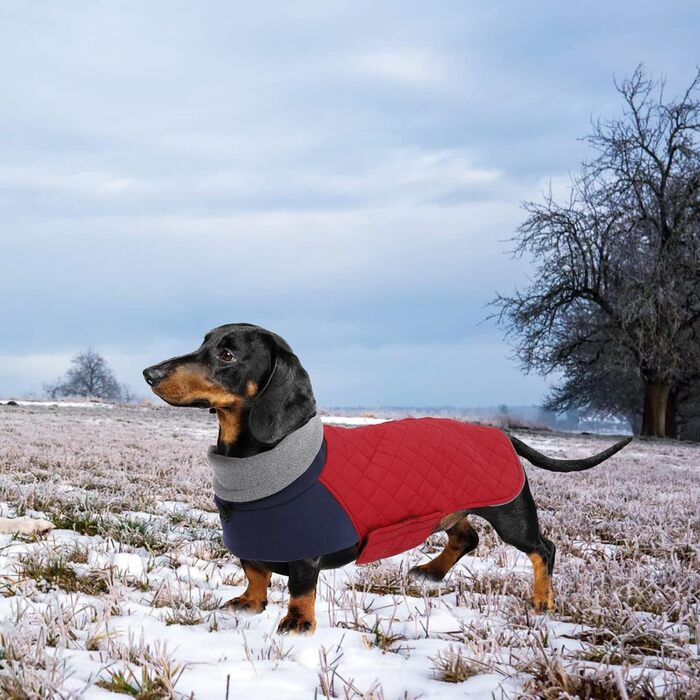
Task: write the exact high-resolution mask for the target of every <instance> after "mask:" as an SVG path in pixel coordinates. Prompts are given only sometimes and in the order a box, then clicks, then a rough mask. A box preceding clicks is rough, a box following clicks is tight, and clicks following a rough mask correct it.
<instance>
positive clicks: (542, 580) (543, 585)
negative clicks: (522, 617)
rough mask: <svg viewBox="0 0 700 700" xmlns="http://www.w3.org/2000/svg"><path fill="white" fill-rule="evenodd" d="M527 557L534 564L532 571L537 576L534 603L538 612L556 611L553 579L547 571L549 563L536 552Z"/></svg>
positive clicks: (533, 596)
mask: <svg viewBox="0 0 700 700" xmlns="http://www.w3.org/2000/svg"><path fill="white" fill-rule="evenodd" d="M527 556H528V559H529V560H530V561H531V562H532V570H533V573H534V574H535V584H534V587H533V590H532V603H533V605H534V606H535V608H536V609H537V610H554V594H553V592H552V578H551V576H550V575H549V571H548V570H547V562H546V561H545V560H544V559H543V558H542V556H541V555H540V554H537V553H536V552H533V553H532V554H528V555H527Z"/></svg>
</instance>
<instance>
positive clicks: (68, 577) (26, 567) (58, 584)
mask: <svg viewBox="0 0 700 700" xmlns="http://www.w3.org/2000/svg"><path fill="white" fill-rule="evenodd" d="M18 575H19V576H20V578H24V579H32V580H34V581H36V583H37V586H38V587H39V590H42V591H44V592H46V591H50V590H53V589H56V588H59V589H61V590H63V591H66V592H67V593H85V594H86V595H99V594H101V593H107V592H108V591H109V588H110V579H109V575H108V574H107V573H106V572H102V571H90V572H88V573H87V574H84V575H82V576H79V575H78V573H77V572H76V570H75V568H74V567H73V566H72V565H71V563H70V561H69V560H68V558H67V557H66V556H65V555H58V556H42V555H37V554H25V555H22V556H21V557H20V558H19V565H18Z"/></svg>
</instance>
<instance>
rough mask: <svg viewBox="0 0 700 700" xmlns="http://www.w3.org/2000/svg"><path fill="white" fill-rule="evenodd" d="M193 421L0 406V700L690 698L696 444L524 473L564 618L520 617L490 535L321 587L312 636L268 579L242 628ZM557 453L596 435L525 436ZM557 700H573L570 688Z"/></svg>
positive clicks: (591, 443) (511, 582)
mask: <svg viewBox="0 0 700 700" xmlns="http://www.w3.org/2000/svg"><path fill="white" fill-rule="evenodd" d="M215 435H216V429H215V419H214V417H213V416H211V415H209V414H208V413H207V412H206V411H195V410H192V411H189V410H174V409H167V408H157V409H155V408H141V407H129V408H127V407H109V406H100V405H95V406H61V407H52V406H38V405H29V406H27V405H25V406H17V407H9V406H0V511H2V512H1V513H0V514H2V515H4V516H14V515H24V514H27V515H32V516H39V515H41V516H43V517H46V518H48V519H50V520H52V521H53V522H54V523H55V524H56V528H57V529H56V530H55V531H54V532H53V533H52V534H51V535H50V536H49V537H48V538H47V539H46V540H43V541H41V540H32V539H31V538H29V539H28V538H24V539H22V538H16V537H11V536H8V535H3V536H0V546H1V551H0V593H1V597H0V632H1V637H0V697H3V698H5V697H10V698H25V697H26V698H30V697H45V698H64V697H65V698H70V697H87V698H115V697H118V696H117V695H115V693H123V694H124V695H125V696H132V697H138V698H144V699H145V698H160V697H194V698H198V699H202V698H216V699H217V700H224V699H225V698H227V697H228V698H231V699H233V698H276V699H277V698H314V697H317V698H323V697H339V698H364V697H367V698H384V699H387V700H388V699H390V698H391V699H393V698H405V699H407V700H408V699H412V698H450V697H465V696H469V697H474V698H480V697H485V698H491V697H496V698H500V697H506V698H511V697H522V696H533V697H544V698H558V697H576V696H579V697H584V698H588V697H594V698H631V699H632V698H653V697H670V698H697V697H700V659H699V657H698V634H699V633H700V621H699V618H698V611H699V607H700V602H699V601H700V566H699V564H700V547H699V545H698V543H699V542H700V537H699V531H700V509H699V508H698V503H700V446H697V445H690V444H676V443H673V442H668V441H635V442H634V443H632V444H631V445H630V446H629V447H627V448H626V449H625V450H624V451H623V452H622V453H621V454H620V455H617V456H616V457H614V458H613V459H612V460H611V461H610V462H607V463H605V464H604V465H602V466H600V467H598V468H596V469H594V470H592V471H591V472H588V473H585V474H570V475H558V474H550V473H546V472H543V471H540V470H538V469H535V468H533V467H530V466H529V465H526V469H527V472H528V476H529V478H530V480H531V484H532V490H533V493H534V495H535V499H536V501H537V503H538V505H539V507H540V519H541V522H542V527H543V530H544V532H545V533H546V534H547V535H548V536H549V537H550V538H551V539H552V540H553V541H554V542H555V544H556V545H557V547H558V554H557V565H556V568H555V575H554V587H555V594H556V597H557V606H558V607H557V611H556V612H554V613H549V614H546V615H537V614H534V613H533V611H532V610H531V608H530V607H529V605H528V602H527V599H528V596H529V593H530V589H531V583H532V576H531V570H530V563H529V561H528V560H527V558H526V557H525V556H524V555H522V554H520V553H518V552H517V551H516V550H514V549H512V548H510V547H508V546H506V545H503V544H502V543H501V542H500V541H499V540H498V539H497V537H496V536H495V534H494V533H493V532H492V531H491V529H490V527H489V526H488V525H487V524H486V523H484V522H483V521H479V520H478V519H474V524H475V526H476V527H477V530H478V531H479V533H480V536H481V543H480V545H479V547H478V549H477V551H476V552H475V554H476V556H467V557H465V558H464V559H463V560H462V561H461V562H460V563H459V564H458V565H457V567H455V570H454V571H453V572H452V574H451V575H450V576H449V578H448V579H447V580H446V581H445V582H444V583H443V584H441V585H415V584H409V583H407V582H406V580H405V578H404V576H403V572H405V571H406V570H407V569H408V568H410V567H411V566H412V565H414V564H416V563H421V562H424V561H427V559H428V558H430V557H431V556H433V555H434V553H435V552H436V551H438V550H439V547H440V544H441V542H442V541H443V537H444V536H443V535H435V536H433V537H432V538H431V539H430V540H429V542H428V543H426V545H425V546H423V547H422V548H420V549H418V550H414V551H412V552H409V553H407V554H405V555H402V556H399V557H394V558H393V559H391V560H387V561H384V562H382V563H380V564H376V565H369V566H364V567H358V566H354V565H350V566H347V567H345V568H343V569H339V570H337V571H331V572H326V573H325V574H323V575H322V579H321V582H320V585H319V591H318V592H319V597H318V599H317V604H316V608H317V615H318V630H317V633H316V635H315V636H313V637H310V638H308V637H307V638H295V637H280V636H277V635H276V634H275V628H276V626H277V623H278V621H279V619H280V618H281V617H282V615H283V614H284V609H285V602H286V599H287V592H286V585H285V579H283V578H281V577H276V576H275V577H273V582H272V590H271V596H270V599H271V601H270V605H269V606H268V608H267V610H266V611H265V612H264V613H263V614H262V615H259V616H256V617H246V616H236V615H233V614H231V613H229V612H225V611H221V610H220V609H219V608H220V606H221V605H222V603H223V602H225V601H226V600H228V599H230V598H232V597H234V596H235V595H238V594H239V593H240V592H241V591H242V589H243V575H242V571H241V570H240V568H239V566H238V564H237V561H236V560H235V559H234V558H233V557H231V556H230V555H228V554H227V553H226V551H225V550H224V548H223V547H222V543H221V537H220V533H219V528H218V516H217V515H216V513H215V512H214V511H213V502H212V496H211V487H210V482H209V474H208V467H207V464H206V461H205V458H204V455H205V450H206V447H207V445H209V444H210V443H212V442H213V441H214V439H215ZM519 436H520V437H521V438H522V439H524V440H525V441H527V442H528V443H530V444H532V445H533V446H535V447H537V448H538V449H541V450H542V451H544V452H546V453H548V454H550V455H552V456H564V455H566V456H583V455H586V454H589V453H592V452H595V451H597V450H598V449H600V448H602V447H603V446H605V445H607V444H610V442H611V440H610V439H609V438H605V439H603V438H598V437H595V436H580V435H577V436H566V435H559V434H553V433H552V434H549V433H522V434H519ZM567 694H568V695H567Z"/></svg>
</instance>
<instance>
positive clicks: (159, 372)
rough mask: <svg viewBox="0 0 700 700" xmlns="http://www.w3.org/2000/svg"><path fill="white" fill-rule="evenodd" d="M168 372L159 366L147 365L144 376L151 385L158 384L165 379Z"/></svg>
mask: <svg viewBox="0 0 700 700" xmlns="http://www.w3.org/2000/svg"><path fill="white" fill-rule="evenodd" d="M166 374H167V372H166V371H165V370H163V369H160V368H159V367H146V369H145V370H143V377H144V379H145V380H146V383H147V384H149V385H150V386H156V384H160V382H162V381H163V379H165V375H166Z"/></svg>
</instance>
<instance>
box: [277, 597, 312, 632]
mask: <svg viewBox="0 0 700 700" xmlns="http://www.w3.org/2000/svg"><path fill="white" fill-rule="evenodd" d="M315 603H316V590H315V589H314V590H312V591H310V592H309V593H304V595H300V596H292V597H290V599H289V605H288V607H287V614H286V615H285V616H284V617H283V618H282V619H281V620H280V624H279V626H278V627H277V631H278V632H279V633H280V634H313V633H314V631H315V629H316V608H315Z"/></svg>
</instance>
